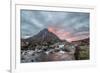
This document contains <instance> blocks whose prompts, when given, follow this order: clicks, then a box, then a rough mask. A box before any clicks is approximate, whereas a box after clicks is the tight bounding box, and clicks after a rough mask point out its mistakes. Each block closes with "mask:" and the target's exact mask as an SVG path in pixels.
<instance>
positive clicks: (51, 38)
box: [21, 28, 68, 47]
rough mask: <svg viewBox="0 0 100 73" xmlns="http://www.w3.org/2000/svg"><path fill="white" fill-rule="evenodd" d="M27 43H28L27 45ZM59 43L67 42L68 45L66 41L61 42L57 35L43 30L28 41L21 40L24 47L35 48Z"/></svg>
mask: <svg viewBox="0 0 100 73" xmlns="http://www.w3.org/2000/svg"><path fill="white" fill-rule="evenodd" d="M26 42H27V43H26ZM57 42H66V43H68V42H67V41H66V40H61V39H60V38H59V37H58V36H57V35H55V34H54V33H52V32H50V31H49V30H48V29H46V28H45V29H43V30H41V31H40V32H39V33H38V34H36V35H34V36H32V37H30V38H27V39H21V43H23V44H21V45H23V46H29V45H30V46H32V47H33V46H35V45H43V44H47V45H51V44H54V43H57Z"/></svg>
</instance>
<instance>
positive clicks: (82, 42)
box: [72, 38, 90, 45]
mask: <svg viewBox="0 0 100 73" xmlns="http://www.w3.org/2000/svg"><path fill="white" fill-rule="evenodd" d="M89 41H90V39H89V38H85V39H81V40H77V41H72V43H73V44H78V45H89Z"/></svg>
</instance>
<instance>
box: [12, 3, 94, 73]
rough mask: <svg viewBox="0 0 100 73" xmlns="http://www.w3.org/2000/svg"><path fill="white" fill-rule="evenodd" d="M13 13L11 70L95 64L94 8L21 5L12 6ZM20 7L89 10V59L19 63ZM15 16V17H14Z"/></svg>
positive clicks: (33, 69) (49, 68) (62, 67)
mask: <svg viewBox="0 0 100 73" xmlns="http://www.w3.org/2000/svg"><path fill="white" fill-rule="evenodd" d="M14 9H15V13H12V18H13V19H12V24H13V25H12V27H11V28H12V35H11V36H12V38H11V39H12V49H11V53H12V55H11V56H12V58H11V63H12V64H11V69H12V70H11V71H12V72H13V73H14V72H18V73H19V72H20V71H21V72H26V71H38V70H41V71H42V70H53V69H66V68H76V67H77V68H79V67H87V66H92V65H95V63H96V62H95V60H96V59H95V10H94V8H85V7H83V8H82V7H75V6H74V7H70V6H64V7H63V6H40V5H21V4H19V5H18V4H17V5H15V7H14ZM20 9H29V10H47V11H67V12H68V11H70V12H89V13H90V38H91V39H90V60H82V61H62V62H45V63H43V62H42V63H23V64H20V49H19V48H20ZM14 17H15V18H14Z"/></svg>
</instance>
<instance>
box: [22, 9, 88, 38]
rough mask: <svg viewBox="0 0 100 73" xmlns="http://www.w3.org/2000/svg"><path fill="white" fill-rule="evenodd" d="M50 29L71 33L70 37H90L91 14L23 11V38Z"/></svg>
mask: <svg viewBox="0 0 100 73" xmlns="http://www.w3.org/2000/svg"><path fill="white" fill-rule="evenodd" d="M48 27H54V28H56V31H58V30H60V31H63V32H70V37H79V38H81V37H82V36H85V37H86V36H87V37H88V36H89V13H82V12H60V11H59V12H55V11H36V10H21V33H22V35H21V36H22V37H26V36H33V35H35V34H37V33H38V32H39V31H40V30H42V29H44V28H48ZM83 38H84V37H83Z"/></svg>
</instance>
